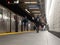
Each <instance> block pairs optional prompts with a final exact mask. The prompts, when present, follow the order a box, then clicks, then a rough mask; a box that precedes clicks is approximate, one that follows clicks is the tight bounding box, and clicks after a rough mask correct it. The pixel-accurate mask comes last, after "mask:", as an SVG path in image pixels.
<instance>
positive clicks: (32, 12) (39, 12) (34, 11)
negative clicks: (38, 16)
mask: <svg viewBox="0 0 60 45" xmlns="http://www.w3.org/2000/svg"><path fill="white" fill-rule="evenodd" d="M32 13H40V11H32Z"/></svg>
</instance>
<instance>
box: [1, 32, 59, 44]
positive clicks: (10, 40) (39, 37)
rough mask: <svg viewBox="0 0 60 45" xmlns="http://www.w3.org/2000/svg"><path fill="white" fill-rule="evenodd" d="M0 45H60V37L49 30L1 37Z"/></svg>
mask: <svg viewBox="0 0 60 45" xmlns="http://www.w3.org/2000/svg"><path fill="white" fill-rule="evenodd" d="M0 45H60V39H59V38H58V37H56V36H54V35H53V34H51V33H49V32H48V31H40V32H39V33H36V32H31V33H24V34H16V35H7V36H2V37H0Z"/></svg>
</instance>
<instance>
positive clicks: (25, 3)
mask: <svg viewBox="0 0 60 45" xmlns="http://www.w3.org/2000/svg"><path fill="white" fill-rule="evenodd" d="M24 3H25V4H37V2H24Z"/></svg>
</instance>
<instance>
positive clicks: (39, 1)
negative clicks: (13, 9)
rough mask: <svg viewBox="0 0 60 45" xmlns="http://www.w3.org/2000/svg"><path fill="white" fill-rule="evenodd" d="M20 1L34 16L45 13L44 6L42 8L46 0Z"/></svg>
mask: <svg viewBox="0 0 60 45" xmlns="http://www.w3.org/2000/svg"><path fill="white" fill-rule="evenodd" d="M20 2H22V3H21V5H22V4H23V6H22V8H23V9H24V10H26V12H28V13H30V14H31V13H32V14H33V15H34V16H38V15H42V12H43V13H44V14H45V12H44V7H43V8H42V6H44V0H20ZM24 5H25V6H24ZM44 14H43V15H44Z"/></svg>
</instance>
